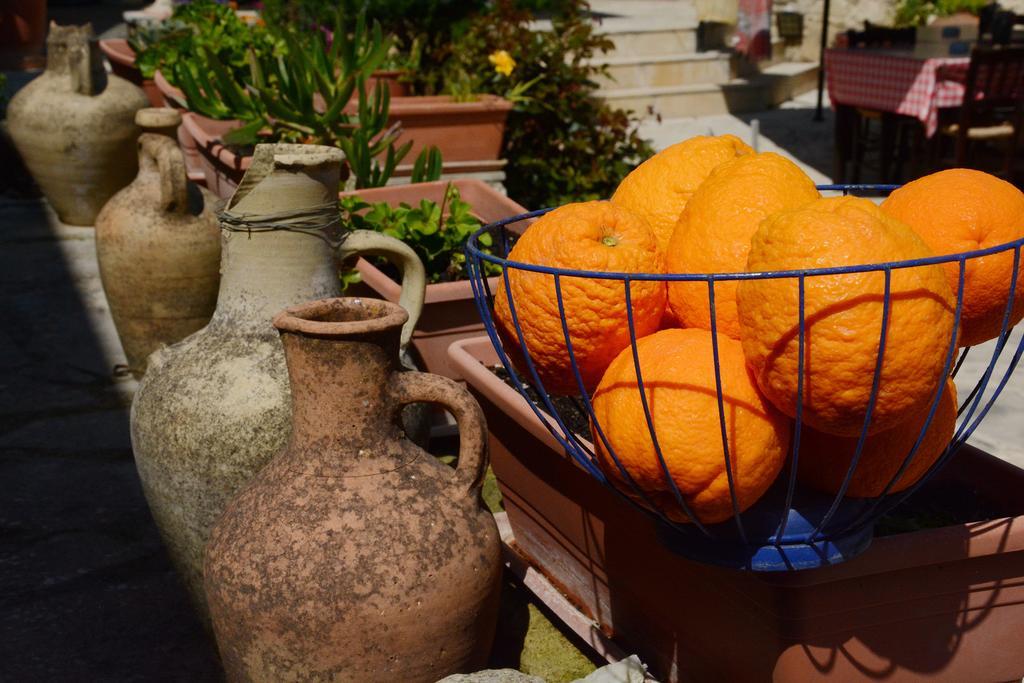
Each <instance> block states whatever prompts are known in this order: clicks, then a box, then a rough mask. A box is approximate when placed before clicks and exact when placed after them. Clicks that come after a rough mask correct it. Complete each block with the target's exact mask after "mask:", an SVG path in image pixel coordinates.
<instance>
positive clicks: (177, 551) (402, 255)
mask: <svg viewBox="0 0 1024 683" xmlns="http://www.w3.org/2000/svg"><path fill="white" fill-rule="evenodd" d="M341 159H342V153H341V152H340V151H339V150H337V149H335V148H332V147H320V146H314V145H286V144H279V145H257V147H256V152H255V155H254V158H253V162H252V166H251V167H250V168H249V170H248V171H247V172H246V175H245V177H244V178H243V179H242V183H241V184H240V185H239V187H238V190H237V191H236V192H235V194H234V196H233V197H232V198H231V201H230V202H229V204H228V211H227V215H224V216H222V221H221V225H222V229H223V232H224V241H223V251H222V255H221V282H220V292H219V294H218V298H217V309H216V310H215V311H214V314H213V318H212V319H211V320H210V324H209V325H207V326H206V327H204V328H203V329H202V330H200V331H198V332H196V333H195V334H192V335H190V336H189V337H186V338H185V339H184V340H182V341H181V342H179V343H177V344H174V345H172V346H168V347H166V348H164V349H160V350H158V351H157V352H156V353H154V354H153V355H152V356H150V359H149V367H148V369H147V370H146V374H145V376H144V377H143V378H142V381H141V383H140V384H139V388H138V391H136V393H135V399H134V401H133V403H132V416H131V432H132V448H133V450H134V452H135V462H136V466H137V467H138V470H139V477H140V478H141V479H142V486H143V491H144V492H145V494H146V500H147V502H148V503H149V507H150V510H151V511H152V513H153V517H154V518H155V520H156V523H157V526H158V528H159V529H160V532H161V534H162V536H163V538H164V541H165V543H166V544H167V547H168V550H169V551H170V555H171V559H172V561H173V562H174V564H175V566H176V568H177V569H178V571H179V572H180V573H181V575H182V576H183V578H184V580H185V583H186V585H187V586H188V588H189V590H190V592H191V594H192V597H193V598H194V600H195V602H196V605H197V607H198V609H199V612H200V615H201V616H202V617H203V618H204V619H205V620H208V617H207V615H206V606H205V597H204V594H203V585H202V584H203V578H202V567H203V565H202V559H203V548H204V546H205V545H206V541H207V539H208V537H209V533H210V529H211V527H212V526H213V523H214V522H215V521H216V519H217V517H219V516H220V514H221V512H222V511H223V510H224V506H225V505H226V504H227V502H228V501H229V500H230V499H231V497H232V496H233V495H234V494H235V493H236V492H237V491H238V489H239V488H241V486H242V485H243V484H245V483H246V482H247V481H249V479H251V478H252V477H253V475H255V474H256V473H257V472H258V471H259V470H260V468H262V467H263V465H265V464H266V463H267V461H269V460H270V458H271V456H273V454H274V453H275V452H277V451H278V450H280V449H281V448H282V447H283V446H284V445H285V443H286V442H287V439H288V434H289V432H290V429H291V423H290V420H289V411H290V405H291V403H290V396H289V390H288V376H287V371H286V369H285V361H284V350H283V349H282V347H281V341H280V339H279V338H278V335H277V332H276V331H275V330H274V327H273V325H271V319H272V318H273V316H274V314H275V313H277V312H278V311H280V310H281V309H283V308H286V307H288V306H293V305H295V304H298V303H301V302H303V301H311V300H314V299H319V298H323V297H328V296H337V295H338V294H339V292H340V280H339V278H338V270H337V260H338V255H339V254H341V255H347V254H348V253H349V250H350V247H349V246H346V245H344V244H343V245H342V247H340V248H338V247H337V243H338V240H340V236H339V235H337V234H335V236H334V238H331V234H332V230H333V229H334V228H336V227H337V226H336V222H337V221H336V220H335V221H334V222H333V223H332V222H331V216H334V217H335V218H337V216H338V209H337V194H338V178H339V175H340V169H341ZM240 217H241V218H240ZM352 236H353V237H355V238H357V239H360V241H361V242H362V244H361V245H360V246H361V247H362V249H361V253H370V252H373V253H380V252H387V253H388V254H389V255H390V256H391V257H392V258H396V259H397V260H399V261H400V265H401V267H402V269H403V302H402V303H403V305H405V306H406V307H407V308H408V310H409V311H410V321H409V323H407V326H406V329H405V330H404V331H403V337H404V340H406V341H407V340H408V337H409V335H411V334H412V328H411V325H412V324H413V323H414V322H415V320H416V319H417V318H418V317H419V312H420V309H421V308H422V305H423V290H424V273H423V264H422V263H420V261H419V259H418V258H417V257H416V254H415V253H414V252H413V251H412V249H411V248H410V247H408V246H407V245H405V244H403V243H401V242H399V241H398V240H395V239H392V238H389V237H385V236H384V235H380V234H377V233H372V234H370V235H365V236H364V235H359V234H355V233H353V234H352ZM396 353H397V351H396Z"/></svg>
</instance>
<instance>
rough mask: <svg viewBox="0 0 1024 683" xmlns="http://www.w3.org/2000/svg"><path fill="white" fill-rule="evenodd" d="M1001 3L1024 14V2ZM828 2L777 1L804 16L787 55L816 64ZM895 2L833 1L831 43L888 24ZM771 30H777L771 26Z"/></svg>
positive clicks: (1008, 0) (779, 7)
mask: <svg viewBox="0 0 1024 683" xmlns="http://www.w3.org/2000/svg"><path fill="white" fill-rule="evenodd" d="M999 4H1000V5H1001V6H1002V7H1003V8H1005V9H1009V10H1013V11H1014V12H1017V13H1018V14H1024V0H1000V2H999ZM824 7H825V0H791V1H789V2H785V1H782V0H775V3H774V8H775V10H776V11H778V10H787V9H792V10H794V11H796V12H802V13H803V15H804V38H803V41H802V43H801V44H800V45H799V46H796V47H791V48H788V49H787V56H790V58H795V59H804V60H809V61H817V59H818V49H819V45H820V39H821V18H822V11H823V9H824ZM895 8H896V2H895V0H832V1H831V7H830V11H829V21H828V44H829V45H831V44H832V40H833V39H834V38H835V35H836V34H837V33H841V32H842V31H845V30H847V29H851V28H856V29H859V28H863V26H864V22H865V21H870V22H871V23H873V24H888V23H890V22H891V21H892V19H893V15H894V13H895ZM772 30H773V31H774V30H776V29H775V27H774V26H773V27H772Z"/></svg>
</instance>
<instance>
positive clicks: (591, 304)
mask: <svg viewBox="0 0 1024 683" xmlns="http://www.w3.org/2000/svg"><path fill="white" fill-rule="evenodd" d="M508 258H509V260H510V261H517V262H520V263H529V264H534V265H542V266H550V267H554V268H562V269H573V270H588V271H605V272H622V273H660V272H663V270H664V267H663V265H662V259H661V255H660V252H659V251H658V247H657V242H656V241H655V239H654V233H653V232H651V228H650V226H648V225H647V221H646V220H644V219H643V218H641V217H640V216H637V215H636V214H634V213H632V212H630V211H627V210H626V209H623V208H621V207H619V206H617V205H615V204H612V203H611V202H584V203H578V204H567V205H565V206H562V207H559V208H557V209H555V210H554V211H551V212H550V213H548V214H546V215H544V216H543V217H541V218H540V219H538V220H537V222H536V223H534V224H533V225H531V226H530V227H529V228H527V230H526V232H524V233H523V235H522V237H520V238H519V240H518V241H517V242H516V244H515V246H514V247H513V248H512V250H511V252H510V253H509V256H508ZM508 276H509V284H510V289H511V294H512V306H510V305H509V299H508V296H507V294H506V291H505V283H504V281H503V280H502V279H501V278H500V277H499V281H498V287H497V290H498V291H497V292H496V293H495V299H494V318H495V322H496V323H497V329H498V333H499V334H500V335H501V339H502V344H503V346H504V347H505V349H506V350H507V351H508V352H509V355H510V357H511V358H512V360H513V362H514V363H515V365H516V367H517V368H518V369H519V370H520V372H521V373H522V374H523V379H524V381H526V382H533V379H532V377H531V375H530V373H529V372H528V371H527V366H526V364H525V362H524V354H523V349H522V347H521V345H520V341H519V337H518V335H517V334H516V329H515V325H514V321H513V318H512V307H513V306H514V308H515V313H516V317H517V319H518V321H519V327H520V330H521V331H522V333H523V339H524V340H525V342H526V349H527V350H528V351H529V354H530V357H531V358H532V360H533V363H534V364H535V367H536V369H537V374H538V376H539V377H540V379H541V382H542V383H543V385H544V389H545V390H546V391H547V392H548V393H552V394H578V393H579V391H580V390H579V385H578V383H577V381H576V377H575V374H574V373H573V370H572V365H571V363H570V358H569V349H568V346H567V344H566V337H565V334H564V330H563V328H562V318H563V316H562V313H561V312H560V311H559V308H558V299H557V296H556V290H555V277H554V276H553V275H549V274H546V273H534V272H529V271H526V270H523V269H521V268H515V267H509V268H508ZM560 281H561V293H562V303H563V306H564V313H565V316H564V317H565V322H566V326H567V327H568V330H569V339H570V340H571V341H572V349H573V353H574V355H575V359H576V364H577V366H578V367H579V370H580V375H581V376H582V378H583V383H584V386H585V387H586V388H587V390H588V391H590V390H592V389H593V388H594V387H595V386H596V385H597V383H598V381H599V380H600V379H601V375H602V373H603V372H604V370H605V368H607V367H608V364H609V363H611V362H612V359H613V358H615V356H616V355H617V354H618V353H619V351H621V350H622V349H624V348H625V347H627V346H629V344H630V337H629V322H628V312H627V306H626V293H625V285H624V283H623V281H622V280H598V279H593V278H581V277H568V276H563V277H561V279H560ZM630 297H631V307H632V311H633V322H634V325H635V329H636V336H637V338H639V337H642V336H644V335H647V334H650V333H651V332H653V331H654V330H656V329H658V323H659V321H660V320H661V315H662V313H663V312H664V310H665V283H664V282H642V281H641V282H632V283H631V285H630Z"/></svg>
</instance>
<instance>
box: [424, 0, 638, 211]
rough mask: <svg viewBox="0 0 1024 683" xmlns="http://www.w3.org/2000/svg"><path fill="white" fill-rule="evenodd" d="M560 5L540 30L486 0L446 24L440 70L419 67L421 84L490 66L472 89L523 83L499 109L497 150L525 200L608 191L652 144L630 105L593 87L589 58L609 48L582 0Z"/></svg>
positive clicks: (512, 4)
mask: <svg viewBox="0 0 1024 683" xmlns="http://www.w3.org/2000/svg"><path fill="white" fill-rule="evenodd" d="M562 4H563V5H564V6H563V7H562V8H561V9H562V12H561V13H560V14H558V15H556V16H554V17H553V18H552V29H551V30H542V29H538V28H537V27H536V26H535V25H534V24H533V23H532V20H533V15H532V14H531V13H530V12H528V11H524V10H522V9H520V8H519V7H518V5H517V3H516V1H515V0H495V1H494V3H493V4H492V6H491V7H490V8H489V9H487V10H486V11H484V12H481V13H480V14H478V15H476V16H475V17H473V18H471V19H470V20H469V23H468V24H467V25H465V26H456V27H453V29H452V33H451V35H450V45H451V49H452V55H451V57H450V60H449V62H448V63H447V64H446V65H445V66H444V67H443V68H442V69H441V72H440V73H441V75H440V76H438V74H436V73H435V74H430V73H423V74H421V75H420V76H421V78H420V82H419V86H420V88H421V89H424V88H429V87H432V85H431V84H433V83H436V82H441V81H443V80H444V78H445V77H447V76H448V75H450V74H453V73H458V72H460V71H462V72H465V73H480V72H489V73H491V74H493V75H492V76H491V77H490V78H487V79H481V81H480V85H479V86H478V87H479V88H480V90H479V91H480V92H495V93H496V94H503V93H506V92H510V91H514V90H513V89H514V88H516V87H518V86H522V85H524V84H529V86H530V90H529V97H524V98H521V99H520V100H519V101H518V102H517V103H516V107H515V108H514V109H513V111H512V112H511V113H510V115H509V119H508V127H507V129H506V133H505V141H504V149H503V156H504V157H505V158H506V159H508V166H507V167H506V169H505V173H506V181H505V186H506V188H507V189H508V192H509V195H511V196H513V197H515V198H516V200H518V201H519V202H520V203H522V204H524V205H525V206H533V207H540V206H554V205H558V204H563V203H566V202H569V201H579V200H587V199H598V198H605V197H608V196H611V194H612V193H613V192H614V190H615V188H616V186H617V185H618V183H619V182H620V181H621V180H622V178H623V177H625V175H626V174H627V173H628V172H629V171H631V170H632V169H633V167H634V166H635V165H636V164H637V163H639V162H640V161H642V160H643V159H646V158H647V157H648V156H650V155H651V154H652V153H653V151H652V150H651V148H650V146H649V144H648V143H647V142H646V141H645V140H643V139H642V138H640V136H639V135H637V133H636V130H635V123H636V121H635V119H634V118H633V117H632V115H631V113H630V112H626V111H623V110H620V109H614V108H612V107H610V106H609V105H607V104H606V103H604V102H603V101H602V100H600V99H598V98H597V97H596V95H595V93H596V91H597V88H598V86H597V83H596V82H595V81H594V78H595V76H597V75H598V74H602V73H605V67H600V66H596V65H595V63H594V58H595V57H596V56H597V55H599V54H601V53H603V52H606V51H608V50H609V49H611V48H612V47H613V45H612V43H611V41H610V40H609V39H608V38H606V37H603V36H601V35H599V34H597V33H596V32H595V30H594V25H593V23H592V22H591V21H590V19H589V17H588V15H587V13H586V12H587V10H588V6H587V4H586V3H585V2H580V1H578V0H573V1H571V2H565V3H562ZM502 51H504V52H505V53H506V54H507V55H508V57H509V59H511V63H512V68H511V70H509V69H508V68H507V67H508V65H509V63H508V62H506V61H505V60H503V59H502V60H493V59H492V57H493V56H495V55H496V54H497V53H500V52H502ZM496 62H497V63H496ZM423 68H424V69H425V68H426V67H423ZM502 69H504V70H506V71H508V73H507V74H505V73H503V72H502ZM474 85H475V84H474Z"/></svg>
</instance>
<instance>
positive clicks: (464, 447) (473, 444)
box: [391, 372, 487, 495]
mask: <svg viewBox="0 0 1024 683" xmlns="http://www.w3.org/2000/svg"><path fill="white" fill-rule="evenodd" d="M391 393H392V396H393V397H394V399H395V401H396V402H397V403H398V404H399V405H406V404H408V403H421V402H423V403H437V404H439V405H441V406H443V407H445V408H447V409H448V410H449V411H451V413H452V415H454V416H455V422H456V424H457V425H458V427H459V463H458V465H457V466H456V468H455V481H454V484H455V486H456V487H457V488H458V490H459V491H460V492H461V493H462V494H464V495H473V494H474V492H476V491H478V490H479V489H480V487H481V486H482V485H483V481H484V473H485V472H486V470H487V421H486V420H485V419H484V411H483V410H481V409H480V404H479V403H477V402H476V399H474V398H473V397H472V396H471V395H470V393H469V392H468V391H467V390H466V388H465V387H463V386H462V385H461V384H459V383H458V382H455V381H454V380H450V379H448V378H447V377H441V376H440V375H431V374H429V373H426V372H396V373H394V374H393V375H391Z"/></svg>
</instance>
